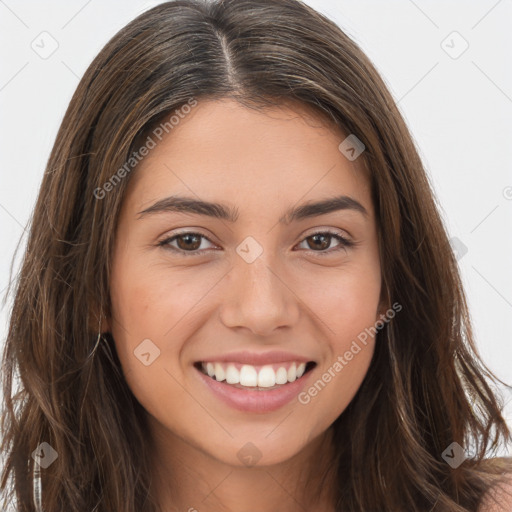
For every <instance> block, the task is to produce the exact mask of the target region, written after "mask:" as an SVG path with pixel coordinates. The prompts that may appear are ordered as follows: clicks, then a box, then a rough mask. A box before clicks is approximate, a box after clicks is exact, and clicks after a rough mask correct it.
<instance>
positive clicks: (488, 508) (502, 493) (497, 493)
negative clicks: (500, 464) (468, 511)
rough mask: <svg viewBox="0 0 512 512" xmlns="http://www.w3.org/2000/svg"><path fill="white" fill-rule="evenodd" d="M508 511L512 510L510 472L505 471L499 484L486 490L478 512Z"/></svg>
mask: <svg viewBox="0 0 512 512" xmlns="http://www.w3.org/2000/svg"><path fill="white" fill-rule="evenodd" d="M510 511H512V473H507V474H506V475H505V478H504V480H503V482H502V483H501V484H499V485H496V486H494V487H492V488H491V489H489V490H488V491H487V492H486V494H485V495H484V497H483V499H482V503H481V505H480V507H479V508H478V512H510Z"/></svg>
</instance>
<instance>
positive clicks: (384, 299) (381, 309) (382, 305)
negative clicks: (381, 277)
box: [375, 282, 391, 322]
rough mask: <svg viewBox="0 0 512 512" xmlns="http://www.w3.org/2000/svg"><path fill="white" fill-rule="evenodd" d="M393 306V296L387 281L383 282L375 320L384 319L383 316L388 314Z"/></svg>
mask: <svg viewBox="0 0 512 512" xmlns="http://www.w3.org/2000/svg"><path fill="white" fill-rule="evenodd" d="M390 308H391V297H390V293H389V288H388V286H387V284H386V283H384V282H383V283H382V287H381V294H380V301H379V306H378V308H377V314H376V316H375V321H376V322H377V321H378V320H382V318H383V317H386V316H387V312H388V311H389V309H390Z"/></svg>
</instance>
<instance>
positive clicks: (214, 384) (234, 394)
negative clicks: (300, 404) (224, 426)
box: [194, 367, 314, 413]
mask: <svg viewBox="0 0 512 512" xmlns="http://www.w3.org/2000/svg"><path fill="white" fill-rule="evenodd" d="M194 370H195V371H196V372H197V373H198V374H199V376H200V378H201V379H202V381H203V382H204V383H205V384H206V385H207V386H208V387H209V388H210V389H211V390H212V391H213V393H214V394H215V395H216V396H217V397H219V398H220V399H221V400H222V401H223V402H225V403H226V404H228V405H229V406H231V407H233V408H234V409H238V410H239V411H244V412H256V413H266V412H272V411H277V410H278V409H280V408H281V407H283V406H285V405H286V404H287V403H289V402H290V401H291V400H293V398H294V397H296V396H297V395H298V394H299V393H300V392H301V390H302V389H303V388H304V386H305V385H306V383H307V381H308V379H309V376H310V375H311V373H313V370H314V368H313V369H311V370H310V371H309V372H307V373H305V374H304V375H303V376H302V377H300V378H299V379H297V380H295V381H293V382H288V384H283V385H282V386H281V387H279V388H276V389H272V390H270V391H253V390H249V389H248V390H245V389H239V388H235V387H233V386H231V385H229V384H226V383H225V381H222V382H219V381H217V380H215V379H212V378H211V377H208V375H205V374H204V373H203V372H201V371H200V370H198V369H197V368H195V367H194Z"/></svg>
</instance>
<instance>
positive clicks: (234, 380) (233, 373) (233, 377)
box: [226, 364, 240, 384]
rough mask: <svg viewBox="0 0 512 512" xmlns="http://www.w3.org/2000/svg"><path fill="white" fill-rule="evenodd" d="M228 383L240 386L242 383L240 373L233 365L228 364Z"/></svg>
mask: <svg viewBox="0 0 512 512" xmlns="http://www.w3.org/2000/svg"><path fill="white" fill-rule="evenodd" d="M226 382H227V383H228V384H238V383H239V382H240V372H239V371H238V370H237V369H236V368H235V366H234V365H232V364H228V368H227V370H226Z"/></svg>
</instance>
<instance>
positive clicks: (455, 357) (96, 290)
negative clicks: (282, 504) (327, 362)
mask: <svg viewBox="0 0 512 512" xmlns="http://www.w3.org/2000/svg"><path fill="white" fill-rule="evenodd" d="M190 98H195V99H196V100H198V101H201V99H214V100H215V99H222V98H234V99H236V100H237V101H239V102H240V103H241V104H243V105H245V106H247V107H250V108H255V109H264V108H266V107H270V106H273V105H282V104H283V103H285V102H296V103H299V104H301V105H303V106H307V107H308V108H311V109H312V110H314V111H315V112H316V113H317V115H319V116H321V117H322V118H323V119H325V120H326V122H332V123H334V124H335V125H336V126H337V127H338V128H339V129H340V131H341V132H342V133H345V134H355V135H356V136H357V137H358V138H359V139H360V140H361V141H362V142H363V143H364V145H365V147H366V150H365V151H364V153H363V154H362V155H361V157H360V158H362V159H363V162H364V166H365V168H366V170H367V172H368V177H369V180H370V184H371V191H372V199H373V202H374V206H375V212H376V219H377V227H378V237H379V246H380V258H381V266H382V275H383V286H384V289H385V290H386V291H387V293H388V294H389V299H390V302H398V303H399V304H401V305H402V306H403V311H402V312H401V313H400V314H399V315H397V316H396V317H395V318H394V319H393V321H392V322H389V323H388V324H387V325H386V326H385V327H384V328H383V329H382V330H381V331H380V332H379V333H378V338H379V342H378V343H377V344H376V350H375V352H374V354H373V359H372V362H371V365H370V367H369V370H368V373H367V375H366V376H365V379H364V381H363V383H362V385H361V387H360V388H359V390H358V392H357V394H356V396H355V397H354V398H353V400H352V401H351V403H350V404H349V406H348V407H347V408H346V410H345V411H344V412H343V413H342V414H341V415H340V416H339V417H338V418H337V420H336V421H335V422H334V424H333V426H332V427H333V432H334V439H335V453H333V460H334V462H333V466H332V467H331V469H332V470H333V471H334V473H335V479H336V482H337V486H336V498H335V499H336V502H335V509H336V510H339V511H341V510H343V511H345V512H368V511H377V510H378V511H379V512H396V511H399V510H400V511H402V510H407V511H427V510H429V511H448V510H449V511H451V512H475V511H476V510H477V507H478V506H479V504H480V503H481V501H482V497H483V495H484V493H485V492H486V491H487V490H488V489H489V488H490V487H491V486H494V485H497V484H499V482H500V479H502V478H503V475H502V474H503V473H504V472H505V471H510V470H511V466H512V465H511V463H510V461H509V460H507V459H504V458H503V459H499V458H492V457H489V455H495V454H496V450H497V449H498V447H499V446H501V444H502V443H508V442H510V441H511V433H510V431H509V430H508V428H507V426H506V423H505V421H504V419H503V417H502V414H501V411H502V404H501V403H500V397H499V395H497V394H496V392H495V391H494V390H493V382H494V383H495V382H496V379H497V378H496V377H495V376H494V375H493V374H492V372H491V371H490V370H489V369H488V368H487V367H486V366H485V364H484V363H483V361H482V360H481V358H480V356H479V354H478V352H477V349H476V347H475V344H474V339H473V338H474V337H473V334H472V330H471V323H470V317H469V312H468V307H467V303H466V299H465V295H464V291H463V287H462V283H461V278H460V275H459V270H458V266H457V262H456V259H455V257H454V255H453V252H452V250H451V248H450V244H449V241H448V237H447V233H446V229H445V227H444V225H443V223H442V220H441V218H440V215H439V213H438V206H437V204H436V200H435V197H434V195H433V192H432V188H431V186H430V184H429V180H428V178H427V176H426V173H425V170H424V167H423V165H422V162H421V161H420V158H419V156H418V152H417V150H416V148H415V145H414V142H413V140H412V137H411V135H410V133H409V131H408V129H407V126H406V123H405V122H404V119H403V117H402V116H401V114H400V112H399V110H398V108H397V105H396V104H395V102H394V100H393V98H392V96H391V94H390V93H389V91H388V90H387V88H386V86H385V84H384V82H383V80H382V79H381V77H380V76H379V74H378V73H377V71H376V69H375V68H374V66H373V65H372V63H371V62H370V61H369V59H368V58H367V57H366V56H365V54H364V53H363V52H362V50H361V49H360V48H359V47H358V45H357V44H356V43H355V42H354V41H352V40H351V39H350V38H349V37H348V36H347V35H346V34H345V33H344V32H343V31H342V30H341V29H340V28H339V27H338V26H337V25H336V24H335V23H334V22H333V21H330V20H329V19H327V18H326V17H324V16H323V15H321V14H319V13H318V12H316V11H315V10H314V9H312V8H310V7H308V6H307V5H305V4H303V3H302V2H300V1H296V0H218V1H211V2H208V1H201V0H177V1H171V2H166V3H163V4H160V5H158V6H157V7H154V8H152V9H150V10H148V11H147V12H145V13H143V14H141V15H140V16H138V17H137V18H136V19H135V20H133V21H132V22H130V23H129V24H128V25H127V26H126V27H124V28H123V29H122V30H120V31H119V32H118V33H117V34H116V35H115V36H114V37H113V38H112V39H111V40H110V41H109V42H108V43H107V44H106V45H105V47H104V48H103V49H102V50H101V52H100V53H99V55H98V56H97V57H96V58H95V59H94V60H93V62H92V63H91V65H90V66H89V67H88V69H87V71H86V72H85V74H84V76H83V78H82V79H81V80H80V83H79V85H78V87H77V89H76V92H75V94H74V95H73V98H72V100H71V102H70V104H69V107H68V109H67V111H66V114H65V116H64V118H63V121H62V124H61V126H60V129H59V131H58V134H57V137H56V141H55V144H54V146H53V149H52V151H51V154H50V157H49V160H48V163H47V167H46V171H45V173H44V177H43V180H42V184H41V188H40V192H39V196H38V199H37V203H36V206H35V210H34V212H33V216H32V218H31V221H30V226H29V227H30V230H29V235H28V240H27V246H26V249H25V253H24V258H23V261H22V265H21V270H20V272H19V274H18V276H17V278H16V280H13V281H12V282H13V286H14V288H13V289H12V290H10V292H12V295H13V299H14V300H13V306H12V310H11V312H10V323H9V328H8V334H7V339H6V344H5V349H4V354H3V372H4V376H3V389H4V404H3V408H4V411H3V416H2V424H1V428H2V434H3V442H2V454H3V455H4V459H5V461H4V467H3V473H2V480H1V486H2V489H3V490H4V491H8V496H7V498H6V505H5V507H7V499H9V502H11V501H12V502H14V503H15V504H16V507H17V510H18V511H19V512H38V508H36V507H37V503H41V505H42V509H43V510H45V511H47V512H49V511H51V512H64V511H65V512H84V511H94V512H103V511H105V512H106V511H109V512H112V511H116V512H141V511H143V512H154V511H156V510H157V509H158V506H157V503H156V502H155V501H154V500H153V498H152V493H151V489H152V485H151V481H150V477H149V475H150V472H149V468H150V462H149V457H148V452H147V446H146V444H147V443H146V439H147V438H146V432H147V430H146V428H147V426H146V424H145V420H144V418H145V416H144V412H145V411H144V410H143V408H142V406H141V405H140V404H139V403H138V402H137V400H136V399H135V398H134V396H133V394H132V393H131V391H130V389H129V388H128V386H127V384H126V382H125V379H124V377H123V373H122V369H121V365H120V362H119V359H118V357H117V354H116V352H115V348H114V344H113V339H112V335H111V334H110V333H100V334H98V324H99V322H100V317H101V314H102V313H106V314H109V313H110V311H111V309H110V308H111V304H110V297H109V279H110V274H111V265H112V248H113V242H114V239H115V232H116V224H117V219H118V214H119V210H120V206H121V204H122V201H123V195H124V191H125V189H126V186H127V184H128V182H129V180H130V179H131V176H132V175H133V173H135V172H137V171H136V166H135V168H134V169H133V171H131V173H127V175H126V176H124V177H123V179H120V180H119V182H118V183H116V184H115V186H113V187H112V190H110V191H109V193H108V194H105V195H104V197H102V198H101V199H98V192H97V191H98V190H99V189H100V188H101V187H102V186H103V184H105V183H106V182H107V181H109V179H111V177H112V175H113V174H114V172H115V171H116V170H117V169H120V168H121V167H123V165H124V164H125V162H127V160H128V159H129V158H130V156H131V155H132V153H133V151H134V149H136V148H137V147H138V145H137V144H138V141H140V140H141V138H144V137H145V135H146V134H147V133H148V131H149V130H150V129H151V128H152V127H154V126H155V124H156V123H158V122H159V120H161V119H162V117H163V116H166V115H169V114H170V113H172V112H173V111H175V110H176V109H179V108H181V107H182V106H183V105H185V104H186V103H187V102H188V101H189V100H190ZM102 340H103V342H101V341H102ZM500 382H501V381H500ZM127 425H129V428H127ZM42 442H47V443H48V444H49V445H50V446H51V447H52V448H53V449H54V450H55V452H56V453H57V454H58V457H57V459H56V460H55V461H54V462H53V463H52V464H51V465H50V466H49V467H47V468H40V467H39V465H38V464H37V465H36V463H35V462H34V460H35V457H33V456H32V454H33V453H34V451H35V450H36V449H37V448H38V446H39V445H40V443H42ZM453 442H457V443H459V444H460V445H461V446H463V447H471V448H472V450H473V452H472V455H471V457H469V458H468V459H467V460H465V461H464V462H463V463H462V464H461V465H460V466H459V467H457V468H452V467H450V465H448V464H447V463H446V462H445V461H444V460H443V458H442V453H443V451H444V450H445V449H446V448H447V447H448V446H449V445H450V444H451V443H453ZM34 475H36V476H37V477H39V478H36V479H35V480H34ZM39 479H40V480H39ZM39 481H40V482H41V484H42V490H43V492H42V495H41V493H40V489H39V487H35V486H34V482H36V483H38V482H39Z"/></svg>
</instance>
